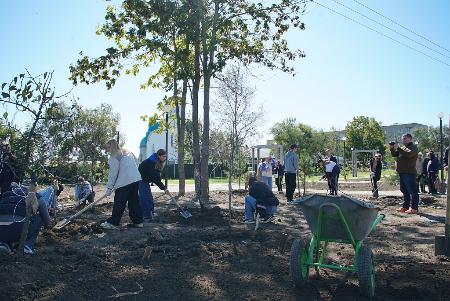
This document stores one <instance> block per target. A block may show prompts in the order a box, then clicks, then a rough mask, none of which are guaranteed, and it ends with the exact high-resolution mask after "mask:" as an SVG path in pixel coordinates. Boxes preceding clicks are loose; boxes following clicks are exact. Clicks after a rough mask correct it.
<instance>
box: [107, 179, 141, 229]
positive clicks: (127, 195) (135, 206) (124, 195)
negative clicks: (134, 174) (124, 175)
mask: <svg viewBox="0 0 450 301" xmlns="http://www.w3.org/2000/svg"><path fill="white" fill-rule="evenodd" d="M138 191H139V182H134V183H131V184H128V185H126V186H124V187H120V188H117V189H116V191H115V193H114V204H113V210H112V215H111V217H110V218H108V220H107V221H108V223H110V224H113V225H115V226H118V225H119V224H120V220H121V218H122V215H123V212H124V211H125V206H126V205H127V201H128V214H129V215H130V219H131V221H132V222H133V223H134V224H139V223H142V210H141V206H140V205H139V195H138Z"/></svg>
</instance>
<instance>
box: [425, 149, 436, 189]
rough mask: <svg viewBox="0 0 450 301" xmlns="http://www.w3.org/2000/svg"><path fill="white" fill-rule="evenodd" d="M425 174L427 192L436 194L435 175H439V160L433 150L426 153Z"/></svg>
mask: <svg viewBox="0 0 450 301" xmlns="http://www.w3.org/2000/svg"><path fill="white" fill-rule="evenodd" d="M427 175H428V192H429V193H431V194H436V193H437V190H436V180H437V178H436V176H438V175H439V160H438V159H437V158H436V155H435V154H434V152H433V151H430V152H429V153H428V163H427Z"/></svg>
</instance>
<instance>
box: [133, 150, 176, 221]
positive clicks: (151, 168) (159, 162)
mask: <svg viewBox="0 0 450 301" xmlns="http://www.w3.org/2000/svg"><path fill="white" fill-rule="evenodd" d="M166 160H167V153H166V151H165V150H164V149H159V150H158V151H157V152H156V153H154V154H152V155H151V156H150V157H149V158H147V159H145V160H144V161H142V162H141V164H139V172H140V173H141V177H142V181H140V182H139V201H140V204H141V208H142V212H143V215H144V221H147V222H148V221H151V220H152V219H153V215H154V212H155V206H154V203H153V195H152V191H151V189H150V183H154V184H156V186H158V187H159V189H161V190H164V192H165V193H169V191H168V190H167V187H166V186H165V185H164V184H163V182H161V170H162V169H163V168H164V163H165V162H166Z"/></svg>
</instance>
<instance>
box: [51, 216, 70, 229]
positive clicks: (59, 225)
mask: <svg viewBox="0 0 450 301" xmlns="http://www.w3.org/2000/svg"><path fill="white" fill-rule="evenodd" d="M69 223H70V219H67V218H65V219H63V220H61V221H59V222H58V223H57V224H56V225H55V226H54V227H53V229H56V230H59V229H62V228H64V227H65V226H67V225H68V224H69Z"/></svg>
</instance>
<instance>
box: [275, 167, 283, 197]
mask: <svg viewBox="0 0 450 301" xmlns="http://www.w3.org/2000/svg"><path fill="white" fill-rule="evenodd" d="M275 170H276V178H275V184H276V185H277V188H278V193H283V177H284V165H283V164H282V163H281V161H280V160H278V161H277V165H276V167H275Z"/></svg>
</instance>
